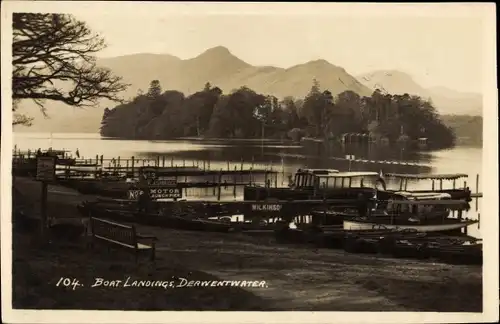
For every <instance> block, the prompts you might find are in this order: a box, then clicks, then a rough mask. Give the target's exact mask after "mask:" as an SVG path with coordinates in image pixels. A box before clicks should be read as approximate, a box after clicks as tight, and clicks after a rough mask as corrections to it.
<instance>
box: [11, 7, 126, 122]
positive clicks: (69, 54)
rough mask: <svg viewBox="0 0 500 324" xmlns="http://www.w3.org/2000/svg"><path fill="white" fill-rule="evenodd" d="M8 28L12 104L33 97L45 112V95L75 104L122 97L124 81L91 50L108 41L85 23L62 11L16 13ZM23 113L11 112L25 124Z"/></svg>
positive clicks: (94, 50)
mask: <svg viewBox="0 0 500 324" xmlns="http://www.w3.org/2000/svg"><path fill="white" fill-rule="evenodd" d="M12 27H13V43H12V64H13V73H12V99H13V101H14V102H15V103H17V102H18V101H19V100H23V99H31V100H33V101H34V102H35V103H36V104H37V105H38V106H39V107H40V108H41V110H42V112H43V113H45V108H44V103H45V100H53V101H59V102H63V103H65V104H67V105H70V106H74V107H84V106H94V105H96V104H97V103H98V101H99V99H109V100H112V101H116V102H121V101H122V99H121V98H120V97H118V94H119V93H120V92H122V91H123V90H125V89H126V88H127V86H128V85H127V84H124V83H122V79H121V77H118V76H114V75H113V74H112V73H111V71H110V70H108V69H104V68H101V67H98V66H97V65H96V59H95V57H94V55H95V53H97V52H99V51H101V50H102V49H104V48H105V47H106V45H105V43H104V39H103V38H101V37H100V36H99V35H98V34H95V33H93V32H92V31H91V30H90V29H89V28H88V26H87V25H86V24H85V23H84V22H82V21H78V20H76V19H75V18H74V17H73V16H71V15H66V14H44V13H14V14H13V26H12ZM16 107H17V105H13V108H12V110H13V112H14V114H15V111H16V109H17V108H16ZM22 117H23V116H21V115H17V116H14V121H13V123H14V124H15V123H19V121H21V122H20V123H23V122H22ZM19 118H21V119H19ZM28 120H29V118H28Z"/></svg>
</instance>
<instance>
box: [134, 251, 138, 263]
mask: <svg viewBox="0 0 500 324" xmlns="http://www.w3.org/2000/svg"><path fill="white" fill-rule="evenodd" d="M138 259H139V250H137V249H136V250H135V263H136V264H137V261H138Z"/></svg>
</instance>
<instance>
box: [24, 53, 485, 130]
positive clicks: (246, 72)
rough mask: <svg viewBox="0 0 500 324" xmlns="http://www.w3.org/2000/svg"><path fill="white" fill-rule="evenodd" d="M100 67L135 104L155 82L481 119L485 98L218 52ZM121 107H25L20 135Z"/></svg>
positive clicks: (95, 122)
mask: <svg viewBox="0 0 500 324" xmlns="http://www.w3.org/2000/svg"><path fill="white" fill-rule="evenodd" d="M98 64H99V65H100V66H103V67H107V68H109V69H111V70H112V71H113V72H114V73H115V74H116V75H119V76H122V77H123V79H124V82H126V83H129V84H131V86H130V87H129V89H128V90H127V91H126V92H125V93H124V94H123V98H124V99H131V98H133V97H134V96H135V95H136V94H137V93H138V91H139V90H142V91H144V92H145V91H147V88H148V86H149V83H150V82H151V81H152V80H155V79H157V80H159V81H160V84H161V86H162V88H163V89H164V90H168V89H173V90H179V91H182V92H184V93H185V94H186V95H188V94H192V93H194V92H197V91H200V90H201V89H203V87H204V85H205V83H206V82H210V83H211V84H212V85H214V86H218V87H219V88H221V89H222V90H223V92H224V93H228V92H230V91H231V90H233V89H237V88H239V87H241V86H247V87H249V88H250V89H253V90H255V91H256V92H258V93H263V94H269V95H275V96H276V97H278V98H283V97H285V96H294V97H296V98H302V97H304V96H305V95H306V94H307V93H308V92H309V91H310V89H311V86H312V80H313V79H316V80H318V81H319V83H320V86H321V88H322V89H328V90H330V91H331V92H332V94H334V95H336V94H339V93H341V92H343V91H346V90H352V91H354V92H356V93H358V94H360V95H364V96H369V95H371V93H372V92H373V91H374V89H381V90H382V91H386V92H388V93H391V94H404V93H409V94H415V95H419V96H421V97H424V98H431V99H432V102H433V103H434V104H435V106H436V108H437V109H438V111H439V112H440V113H441V114H456V115H467V114H468V115H482V97H481V95H480V94H473V93H462V92H458V91H454V90H450V89H446V88H423V87H422V86H420V85H419V84H417V83H416V82H415V81H414V80H413V79H412V77H411V76H410V75H408V74H406V73H404V72H401V71H375V72H371V73H367V74H364V75H359V76H356V77H354V76H352V75H350V74H349V73H348V72H347V71H346V70H345V69H344V68H342V67H340V66H336V65H334V64H331V63H329V62H328V61H326V60H322V59H320V60H314V61H310V62H307V63H304V64H299V65H295V66H292V67H290V68H286V69H285V68H279V67H274V66H253V65H250V64H248V63H246V62H244V61H243V60H241V59H240V58H238V57H236V56H235V55H233V54H232V53H231V52H230V51H229V50H228V49H227V48H225V47H222V46H218V47H214V48H211V49H208V50H206V51H205V52H203V53H201V54H200V55H198V56H196V57H194V58H191V59H180V58H178V57H176V56H173V55H168V54H146V53H143V54H132V55H125V56H119V57H112V58H102V59H99V60H98ZM114 105H116V104H115V103H112V102H105V101H102V102H101V103H100V105H99V107H95V108H87V109H79V108H71V107H68V106H65V105H63V104H60V103H57V102H47V113H48V115H49V116H50V118H48V119H46V118H43V116H42V114H41V113H40V112H39V111H38V110H39V109H38V107H37V106H36V105H34V104H33V103H31V102H30V101H26V102H22V103H21V105H20V107H21V108H20V112H23V113H27V114H28V115H30V116H33V117H35V121H34V122H33V126H31V127H22V126H18V127H16V128H15V131H37V132H61V133H62V132H97V131H98V130H99V126H100V121H101V117H102V112H103V109H104V108H105V107H110V108H111V107H113V106H114Z"/></svg>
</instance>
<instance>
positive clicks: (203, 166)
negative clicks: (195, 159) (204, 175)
mask: <svg viewBox="0 0 500 324" xmlns="http://www.w3.org/2000/svg"><path fill="white" fill-rule="evenodd" d="M203 171H205V160H203Z"/></svg>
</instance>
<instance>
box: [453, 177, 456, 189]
mask: <svg viewBox="0 0 500 324" xmlns="http://www.w3.org/2000/svg"><path fill="white" fill-rule="evenodd" d="M455 182H456V179H453V189H455V187H456V184H455Z"/></svg>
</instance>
